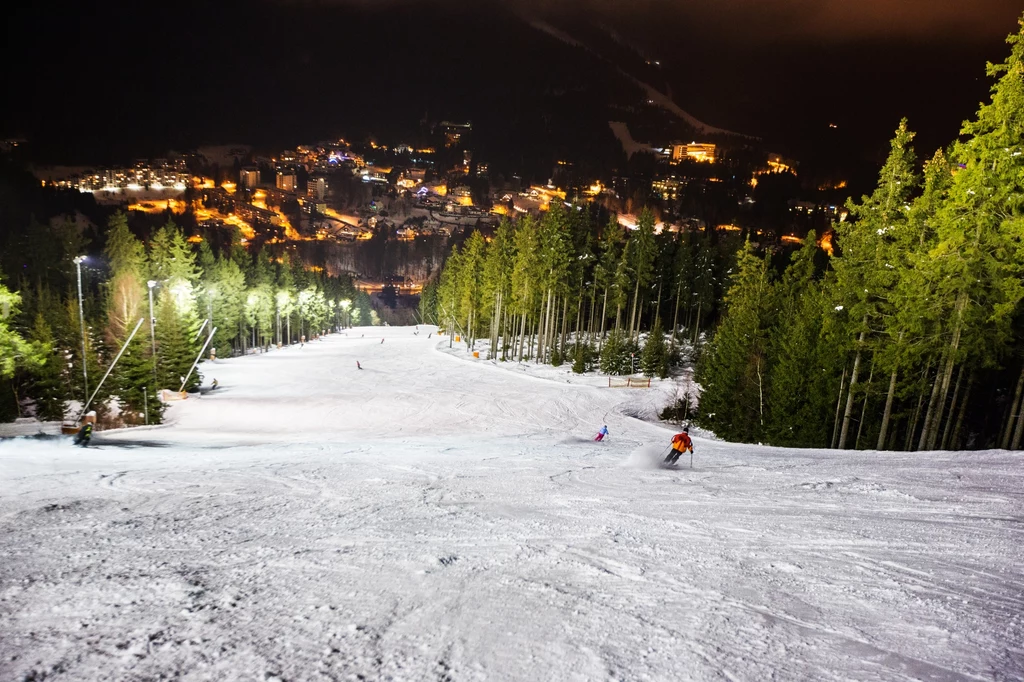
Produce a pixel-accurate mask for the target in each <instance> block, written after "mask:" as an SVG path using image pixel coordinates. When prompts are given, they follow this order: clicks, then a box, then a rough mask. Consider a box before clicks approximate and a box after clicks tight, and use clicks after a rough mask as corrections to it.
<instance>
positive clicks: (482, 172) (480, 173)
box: [476, 163, 489, 178]
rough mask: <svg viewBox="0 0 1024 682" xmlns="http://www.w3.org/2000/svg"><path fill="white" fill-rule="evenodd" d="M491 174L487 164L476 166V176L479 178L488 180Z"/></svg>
mask: <svg viewBox="0 0 1024 682" xmlns="http://www.w3.org/2000/svg"><path fill="white" fill-rule="evenodd" d="M488 172H489V168H488V166H487V164H486V163H478V164H477V165H476V176H477V177H478V178H486V177H487V175H488Z"/></svg>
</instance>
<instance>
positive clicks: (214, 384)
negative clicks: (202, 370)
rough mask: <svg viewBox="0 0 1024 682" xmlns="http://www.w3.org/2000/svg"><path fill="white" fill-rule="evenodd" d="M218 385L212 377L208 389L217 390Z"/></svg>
mask: <svg viewBox="0 0 1024 682" xmlns="http://www.w3.org/2000/svg"><path fill="white" fill-rule="evenodd" d="M219 385H220V384H218V383H217V380H216V379H214V380H213V383H212V384H210V390H211V391H215V390H217V386H219Z"/></svg>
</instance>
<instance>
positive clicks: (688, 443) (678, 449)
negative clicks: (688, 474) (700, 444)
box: [665, 427, 693, 464]
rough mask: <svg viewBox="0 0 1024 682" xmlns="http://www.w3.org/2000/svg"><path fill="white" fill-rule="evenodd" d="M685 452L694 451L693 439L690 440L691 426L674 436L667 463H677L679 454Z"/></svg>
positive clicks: (666, 459)
mask: <svg viewBox="0 0 1024 682" xmlns="http://www.w3.org/2000/svg"><path fill="white" fill-rule="evenodd" d="M684 452H693V441H692V440H690V427H686V428H684V429H683V431H682V433H677V434H676V435H674V436H672V452H670V453H669V454H668V457H666V458H665V464H675V463H676V461H677V460H678V459H679V456H680V455H682V454H683V453H684Z"/></svg>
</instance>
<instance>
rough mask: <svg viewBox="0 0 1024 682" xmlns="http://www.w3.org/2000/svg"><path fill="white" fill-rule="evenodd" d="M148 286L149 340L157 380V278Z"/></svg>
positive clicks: (147, 283)
mask: <svg viewBox="0 0 1024 682" xmlns="http://www.w3.org/2000/svg"><path fill="white" fill-rule="evenodd" d="M146 286H148V287H149V342H150V343H151V344H152V346H153V381H154V382H155V381H156V318H155V317H153V287H155V286H156V280H155V279H151V280H149V281H148V282H146Z"/></svg>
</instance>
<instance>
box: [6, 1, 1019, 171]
mask: <svg viewBox="0 0 1024 682" xmlns="http://www.w3.org/2000/svg"><path fill="white" fill-rule="evenodd" d="M1020 10H1021V7H1020V6H1019V3H1014V2H1009V1H1005V0H971V1H970V2H964V1H957V0H902V1H900V2H895V1H893V0H858V1H857V2H848V1H846V0H772V1H771V2H766V1H764V0H715V1H714V2H712V1H711V0H704V1H697V0H694V1H691V2H683V1H676V2H670V1H668V0H631V2H629V3H622V2H615V1H612V0H562V1H561V2H559V1H557V0H555V1H551V0H548V1H546V2H532V1H531V0H521V1H519V2H514V3H493V4H492V3H488V2H443V1H434V2H431V1H429V0H421V1H420V2H406V1H404V0H377V1H375V2H364V1H362V0H334V1H331V0H321V1H320V2H297V1H289V0H263V1H262V2H260V1H257V2H250V3H240V2H220V3H199V2H193V1H191V0H187V1H186V2H180V3H160V4H156V3H118V2H107V3H103V4H101V5H99V6H98V7H96V8H90V7H87V6H86V5H85V3H78V4H75V5H73V6H69V7H66V8H61V9H60V10H57V9H56V8H55V7H54V6H52V5H49V4H44V3H32V4H30V5H27V6H24V7H22V8H21V9H19V10H17V11H15V12H14V13H13V14H9V15H8V17H7V40H6V41H5V47H4V49H5V50H6V51H7V54H6V57H7V59H6V64H8V65H9V68H8V75H9V82H10V83H11V85H10V86H9V88H12V89H13V91H14V96H13V97H12V98H10V100H9V101H8V104H7V105H6V106H5V107H4V108H3V114H2V116H3V118H2V120H0V134H3V135H7V136H15V135H20V136H27V137H29V138H30V139H31V141H32V142H33V145H34V146H35V148H36V149H37V150H38V151H39V153H41V154H45V155H47V156H48V157H50V160H65V161H68V162H84V161H94V162H98V163H102V162H111V161H115V160H118V158H116V157H128V158H132V157H136V156H147V155H159V154H161V153H163V152H164V151H166V149H167V148H169V147H171V148H177V149H181V148H187V147H191V146H196V145H198V144H203V143H213V142H249V143H254V144H257V145H277V144H294V143H296V142H300V141H303V140H312V139H316V138H318V137H320V136H326V135H327V134H336V133H344V132H349V133H357V134H359V133H364V132H370V131H376V132H378V134H389V133H393V134H401V133H402V132H403V129H404V128H408V129H409V130H414V129H415V127H416V125H417V123H418V122H419V121H420V120H421V119H423V118H425V117H434V118H438V117H442V116H451V117H462V118H470V117H471V116H475V117H476V119H477V120H478V121H479V120H484V121H489V122H490V124H491V125H492V126H494V127H496V128H497V127H501V126H502V125H503V123H502V112H501V111H498V110H499V109H510V108H515V100H514V99H508V100H503V99H502V92H504V90H502V89H501V87H505V86H509V85H510V84H511V85H516V84H517V82H518V81H522V80H525V77H524V76H523V75H522V74H523V66H524V65H527V66H528V67H529V69H530V70H531V71H536V69H537V63H535V62H541V63H543V61H544V60H548V61H551V60H555V61H559V62H561V61H563V59H565V56H564V55H565V54H566V53H565V52H559V50H567V49H569V48H568V47H567V46H564V45H563V46H561V47H558V46H552V45H550V44H547V43H545V38H544V37H542V36H541V34H539V33H538V32H536V31H535V30H534V29H532V28H531V27H530V25H529V21H530V20H535V19H542V20H544V21H548V22H550V23H552V24H555V25H557V26H559V27H566V28H571V27H574V26H582V25H586V27H587V29H586V31H585V32H584V35H586V36H587V42H588V43H592V42H593V41H594V40H598V41H601V42H602V43H607V44H608V45H610V46H612V47H613V48H614V49H615V50H618V51H619V52H620V53H622V54H633V55H642V57H644V58H647V59H651V60H658V61H660V62H661V68H660V71H659V72H658V74H656V75H655V78H657V79H660V82H657V83H653V84H655V85H657V86H659V87H662V88H671V90H672V93H673V95H674V98H675V100H676V102H677V103H678V104H680V106H682V107H683V108H684V109H687V110H688V111H690V112H691V113H693V114H694V115H696V116H697V117H699V118H701V119H702V120H705V121H706V122H708V123H711V124H713V125H717V126H721V127H724V128H728V129H730V130H736V131H739V132H743V133H748V134H751V135H756V136H759V137H762V138H763V139H764V140H765V142H766V144H768V145H775V146H776V147H778V150H779V151H786V152H790V153H792V154H794V155H798V156H803V157H809V156H813V155H814V154H821V153H830V154H846V153H851V154H855V155H859V156H860V157H861V158H862V159H863V160H864V161H865V162H873V160H874V159H875V158H877V157H878V156H880V155H882V154H884V151H885V149H886V145H887V140H888V138H889V136H890V133H891V131H892V130H893V129H894V128H895V127H896V125H897V123H898V121H899V118H900V117H901V116H907V117H908V118H910V123H911V127H912V128H914V129H916V130H918V131H919V132H920V135H919V137H918V147H919V149H920V150H921V152H922V154H923V155H927V154H930V152H931V150H933V149H934V148H935V147H937V146H939V145H943V144H946V143H948V142H949V141H950V140H951V139H952V138H953V137H954V136H955V135H956V133H957V130H958V128H959V124H960V122H961V121H962V120H963V119H965V118H967V117H969V116H971V115H972V114H973V112H974V111H975V110H976V107H977V104H978V102H979V101H981V100H982V99H983V98H985V97H986V95H987V90H988V86H989V83H988V81H987V79H986V77H985V75H984V68H985V62H986V61H988V60H992V61H1001V60H1002V59H1003V58H1004V57H1005V55H1006V53H1007V46H1006V45H1005V43H1004V40H1005V37H1006V35H1007V34H1008V33H1011V32H1014V31H1016V30H1017V24H1016V18H1017V15H1018V14H1019V12H1020ZM547 42H548V43H550V42H551V40H550V37H547ZM567 59H569V60H570V61H571V60H572V59H574V57H572V56H571V55H570V56H569V57H568V58H567ZM531 60H534V61H531ZM641 63H642V61H641ZM580 68H583V67H580ZM554 71H558V70H557V68H556V69H554ZM557 77H558V78H563V79H568V80H574V79H583V78H586V75H585V74H580V73H579V72H578V71H576V72H574V71H572V70H571V69H569V68H566V69H565V70H564V73H563V72H558V75H557ZM551 78H555V76H551ZM496 84H497V85H496ZM502 84H504V85H502ZM499 86H501V87H499ZM543 87H544V88H548V89H550V88H551V87H552V86H551V84H550V83H548V82H545V83H544V85H543ZM505 89H506V90H507V87H505ZM513 91H514V88H513ZM522 101H523V102H524V104H523V107H524V108H525V109H527V111H519V112H517V113H516V114H515V115H516V116H518V117H520V118H521V117H528V116H529V114H530V112H529V111H528V109H529V106H528V104H526V103H528V102H529V101H530V100H529V99H528V97H526V96H525V95H524V96H523V100H522ZM487 107H491V109H492V110H491V111H488V110H487ZM541 113H542V112H541ZM460 115H461V116H460ZM830 123H834V124H836V125H837V126H838V128H829V124H830ZM829 136H831V137H829ZM823 150H824V151H823ZM58 157H62V158H58Z"/></svg>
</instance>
